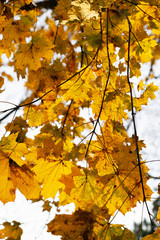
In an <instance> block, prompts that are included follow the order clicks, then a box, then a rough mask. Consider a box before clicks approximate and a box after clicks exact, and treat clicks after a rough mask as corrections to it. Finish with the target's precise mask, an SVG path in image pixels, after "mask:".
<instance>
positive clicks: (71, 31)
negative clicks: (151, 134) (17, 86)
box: [0, 0, 160, 240]
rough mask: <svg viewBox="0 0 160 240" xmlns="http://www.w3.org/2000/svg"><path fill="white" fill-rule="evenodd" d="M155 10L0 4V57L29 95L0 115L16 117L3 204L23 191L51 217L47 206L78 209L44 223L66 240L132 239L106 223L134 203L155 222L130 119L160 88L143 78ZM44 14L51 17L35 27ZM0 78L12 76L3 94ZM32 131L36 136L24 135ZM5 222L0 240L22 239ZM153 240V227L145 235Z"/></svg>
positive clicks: (2, 177) (4, 159)
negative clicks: (129, 129)
mask: <svg viewBox="0 0 160 240" xmlns="http://www.w3.org/2000/svg"><path fill="white" fill-rule="evenodd" d="M159 7H160V5H159V1H158V0H143V1H140V0H132V1H129V0H116V1H115V0H72V1H71V0H65V1H63V0H58V1H51V0H48V1H41V2H37V4H36V3H35V4H34V3H33V2H32V0H14V1H1V2H0V21H1V25H0V33H1V40H0V53H1V56H3V55H4V54H5V55H6V57H7V58H8V66H10V67H12V68H13V69H14V71H15V73H16V76H17V79H18V80H19V81H24V79H25V80H26V81H25V87H26V88H27V90H28V92H29V93H30V94H28V95H26V96H24V98H25V99H23V101H22V102H21V103H20V104H19V105H14V103H10V104H12V105H11V107H9V108H6V109H5V110H3V111H1V114H2V115H1V116H2V117H1V119H0V121H1V122H3V120H7V119H8V117H9V116H13V117H12V120H11V121H9V122H8V123H7V124H6V126H5V134H4V135H3V137H2V138H1V142H0V182H1V184H0V200H1V201H2V202H3V203H4V204H5V203H7V202H9V201H14V200H15V193H16V189H19V191H20V192H21V193H22V194H23V195H24V196H25V197H26V199H28V200H33V201H44V205H43V209H44V210H47V211H50V209H51V206H50V202H52V203H54V204H55V205H56V206H57V208H58V207H59V206H64V205H66V204H69V203H74V204H75V212H74V213H73V214H72V215H64V214H63V215H60V214H59V215H56V217H55V218H54V219H53V220H52V221H51V222H50V223H49V224H48V232H51V233H52V234H54V235H61V236H62V239H65V240H67V239H68V240H69V239H79V240H82V239H85V240H86V239H94V240H112V239H117V240H118V239H124V240H125V239H133V240H134V239H136V237H135V235H134V234H133V233H132V232H131V231H130V230H128V229H126V228H125V227H124V226H123V225H121V224H113V223H112V222H113V220H114V218H115V217H116V215H117V213H118V212H119V211H120V212H121V213H122V214H124V215H125V214H126V213H127V212H129V211H131V208H134V207H135V206H136V205H137V202H142V203H143V204H144V205H145V207H146V209H147V212H148V215H149V218H150V221H151V223H153V221H154V219H152V215H151V213H150V210H149V207H148V204H147V201H151V195H152V190H151V189H150V187H149V186H148V184H147V181H148V179H149V177H148V174H147V172H148V170H149V169H148V167H147V166H146V164H145V161H142V157H141V154H140V151H141V150H142V148H144V147H145V144H144V143H143V141H142V140H139V139H138V135H137V129H136V123H135V114H136V112H138V111H140V110H141V106H142V105H147V104H148V101H149V99H151V100H153V99H154V98H155V97H156V96H155V92H156V91H157V90H158V87H157V86H156V85H154V84H153V83H148V78H147V79H142V78H139V77H140V76H141V71H140V68H141V64H144V63H146V62H151V66H153V64H154V63H155V62H156V60H158V59H159V57H160V45H159V35H160V11H159ZM44 9H50V10H51V14H50V17H47V18H46V19H45V24H44V26H41V27H38V25H37V21H38V19H40V18H41V16H42V15H43V13H44ZM0 64H1V66H3V57H2V58H1V63H0ZM151 76H152V68H151V71H150V76H149V77H151ZM134 77H136V79H137V81H138V83H135V81H134ZM4 80H5V81H12V80H13V76H12V75H10V74H9V73H7V72H3V73H2V76H1V78H0V87H1V90H0V93H2V92H3V91H5V88H4V87H3V86H4V85H3V84H4ZM134 92H136V93H137V94H134ZM137 96H138V97H137ZM3 104H4V103H3ZM13 105H14V106H13ZM20 109H22V110H23V115H22V116H19V115H18V110H20ZM129 119H131V120H132V124H133V129H134V132H133V135H132V136H129V135H128V133H127V130H126V124H125V123H126V120H129ZM35 128H36V129H39V133H38V134H35V135H34V139H33V138H30V137H28V133H29V132H30V130H31V129H35ZM33 134H34V133H33ZM56 194H59V195H58V197H59V201H58V202H56V203H55V202H54V197H55V196H56ZM48 198H52V199H53V201H50V200H48ZM159 216H160V211H159V212H158V215H157V224H158V221H159V220H160V217H159ZM3 225H4V228H3V229H2V230H0V239H3V238H7V239H14V240H18V239H21V235H22V229H21V228H20V226H19V225H20V223H17V222H13V223H12V224H11V223H8V222H5V223H4V224H3ZM159 238H160V229H159V228H158V229H157V230H156V232H154V233H153V234H152V235H149V236H146V237H144V238H143V239H144V240H145V239H159Z"/></svg>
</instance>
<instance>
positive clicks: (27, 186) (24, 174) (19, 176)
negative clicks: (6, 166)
mask: <svg viewBox="0 0 160 240" xmlns="http://www.w3.org/2000/svg"><path fill="white" fill-rule="evenodd" d="M10 169H11V179H12V182H13V184H14V186H15V187H17V188H18V189H19V191H20V192H21V193H22V194H23V195H24V196H25V197H26V199H38V198H39V195H40V191H41V188H40V185H39V184H38V182H37V181H36V179H35V176H34V173H33V172H32V171H31V170H30V169H29V168H28V166H27V165H23V166H22V167H19V166H18V165H17V164H16V163H14V162H11V163H10Z"/></svg>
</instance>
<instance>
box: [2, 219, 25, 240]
mask: <svg viewBox="0 0 160 240" xmlns="http://www.w3.org/2000/svg"><path fill="white" fill-rule="evenodd" d="M3 226H4V229H1V230H0V239H3V238H5V239H7V240H21V235H22V233H23V231H22V229H21V228H20V227H19V226H20V223H19V222H16V221H13V222H12V223H9V222H4V223H3Z"/></svg>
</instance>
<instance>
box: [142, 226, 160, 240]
mask: <svg viewBox="0 0 160 240" xmlns="http://www.w3.org/2000/svg"><path fill="white" fill-rule="evenodd" d="M159 237H160V228H159V227H158V228H157V230H156V231H155V232H154V233H153V234H149V235H148V236H145V237H143V238H142V240H158V239H159Z"/></svg>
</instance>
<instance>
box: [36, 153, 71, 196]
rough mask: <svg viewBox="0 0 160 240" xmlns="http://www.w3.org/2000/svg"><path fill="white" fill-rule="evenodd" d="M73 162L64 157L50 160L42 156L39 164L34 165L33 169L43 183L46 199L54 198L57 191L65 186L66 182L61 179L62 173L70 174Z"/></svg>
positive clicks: (43, 192) (43, 193)
mask: <svg viewBox="0 0 160 240" xmlns="http://www.w3.org/2000/svg"><path fill="white" fill-rule="evenodd" d="M71 167H72V163H71V162H70V161H65V160H62V159H56V158H54V157H52V158H50V160H49V161H47V160H44V159H42V158H40V159H38V161H37V165H36V166H35V167H33V171H34V172H35V173H36V175H37V179H38V181H39V182H40V183H42V184H43V190H42V195H43V197H44V199H46V198H49V197H52V198H54V197H55V195H56V193H57V191H58V190H59V189H61V188H64V184H63V183H61V182H60V181H59V179H60V178H61V176H62V174H65V175H67V174H70V173H71V172H72V170H71Z"/></svg>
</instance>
